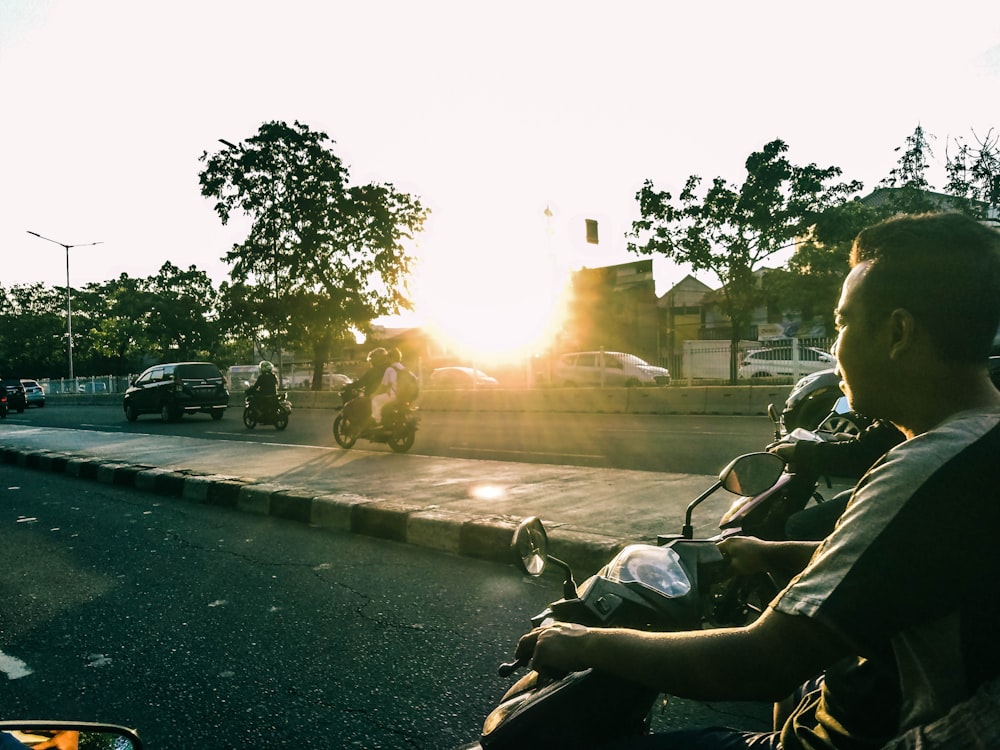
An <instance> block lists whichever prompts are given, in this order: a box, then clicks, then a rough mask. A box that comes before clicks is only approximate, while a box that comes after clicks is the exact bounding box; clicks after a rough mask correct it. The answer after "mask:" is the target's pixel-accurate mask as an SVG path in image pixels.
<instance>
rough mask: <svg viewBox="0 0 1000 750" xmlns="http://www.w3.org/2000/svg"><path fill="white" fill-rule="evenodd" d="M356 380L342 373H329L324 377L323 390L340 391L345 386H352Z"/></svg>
mask: <svg viewBox="0 0 1000 750" xmlns="http://www.w3.org/2000/svg"><path fill="white" fill-rule="evenodd" d="M353 382H354V380H353V379H352V378H351V377H350V376H348V375H344V374H343V373H340V372H328V373H325V374H324V375H323V388H324V389H327V388H328V389H330V390H331V391H339V390H340V389H341V388H343V387H344V386H345V385H350V384H351V383H353Z"/></svg>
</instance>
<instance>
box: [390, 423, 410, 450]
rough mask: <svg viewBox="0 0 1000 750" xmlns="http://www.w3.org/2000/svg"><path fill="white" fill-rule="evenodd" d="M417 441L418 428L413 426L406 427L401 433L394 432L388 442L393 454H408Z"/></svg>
mask: <svg viewBox="0 0 1000 750" xmlns="http://www.w3.org/2000/svg"><path fill="white" fill-rule="evenodd" d="M416 439H417V430H416V428H415V427H414V426H413V425H406V426H405V427H404V428H403V429H402V430H401V431H400V432H394V433H393V434H392V437H390V438H389V441H388V442H389V447H390V448H392V452H393V453H406V451H408V450H410V448H412V447H413V441H414V440H416Z"/></svg>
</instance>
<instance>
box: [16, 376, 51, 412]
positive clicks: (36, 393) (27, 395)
mask: <svg viewBox="0 0 1000 750" xmlns="http://www.w3.org/2000/svg"><path fill="white" fill-rule="evenodd" d="M21 385H23V386H24V399H25V406H37V407H38V408H39V409H40V408H42V407H43V406H45V389H44V388H42V386H40V385H39V384H38V381H37V380H29V379H27V378H21Z"/></svg>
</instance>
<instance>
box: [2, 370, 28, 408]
mask: <svg viewBox="0 0 1000 750" xmlns="http://www.w3.org/2000/svg"><path fill="white" fill-rule="evenodd" d="M0 388H3V389H4V392H5V393H6V394H7V408H8V409H10V410H11V411H16V412H17V413H18V414H21V413H22V412H23V411H24V410H25V409H26V408H27V406H28V399H27V396H25V394H24V386H23V385H21V378H0Z"/></svg>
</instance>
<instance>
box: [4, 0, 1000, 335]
mask: <svg viewBox="0 0 1000 750" xmlns="http://www.w3.org/2000/svg"><path fill="white" fill-rule="evenodd" d="M822 7H823V9H822V10H819V9H818V8H819V6H817V5H816V4H815V3H803V2H801V0H794V1H791V0H790V1H788V2H784V1H782V2H769V1H768V0H761V1H760V2H753V3H750V2H745V0H731V1H720V2H704V3H684V4H681V3H672V2H663V0H637V1H634V2H633V1H630V0H626V1H624V2H607V1H606V0H604V1H602V2H595V1H593V0H558V1H548V0H507V1H506V2H503V3H499V4H494V5H489V4H487V3H482V2H466V1H463V0H451V1H444V0H442V1H439V2H427V1H426V0H385V1H384V2H378V1H372V2H357V0H351V1H350V2H346V1H342V0H289V1H288V2H285V3H275V2H273V0H272V1H269V2H260V1H259V0H233V1H209V2H206V1H205V0H178V1H177V2H172V3H168V4H163V3H145V2H134V0H93V1H92V2H87V3H81V2H76V1H74V0H0V111H2V112H3V116H2V117H0V168H2V172H0V175H2V179H0V247H2V248H3V251H4V254H5V256H6V257H7V262H6V263H4V272H3V275H2V277H0V284H3V285H5V286H10V285H13V284H18V283H32V282H42V283H44V284H47V285H51V286H60V287H61V286H63V285H64V284H65V279H66V267H65V251H64V250H63V249H62V248H60V247H59V246H58V245H57V244H52V243H49V242H45V241H43V240H40V239H38V238H37V237H33V236H31V235H29V234H28V233H27V232H28V230H31V231H34V232H37V233H39V234H41V235H43V236H45V237H48V238H50V239H53V240H55V241H56V242H57V243H66V244H74V245H75V244H85V243H90V242H98V241H99V242H101V243H102V244H100V245H97V246H93V247H80V248H76V249H74V250H71V251H70V253H71V255H70V273H71V283H72V285H73V286H74V287H79V286H82V285H83V284H86V283H88V282H94V281H104V280H107V279H110V278H114V277H116V276H118V275H119V274H121V273H128V274H129V275H131V276H148V275H152V274H155V273H156V271H157V270H158V269H159V268H160V266H161V265H162V264H163V263H164V262H165V261H168V260H169V261H171V262H172V263H174V264H175V265H178V266H180V267H182V268H186V267H187V266H190V265H196V266H198V267H199V268H200V269H202V270H204V271H206V272H207V273H208V274H209V275H210V276H211V277H212V278H213V279H214V280H215V281H216V282H219V281H221V280H223V279H225V278H226V277H227V268H226V266H225V264H223V263H222V262H221V260H220V258H221V256H222V255H223V253H224V252H225V251H226V250H227V249H228V248H229V247H230V246H231V245H232V244H233V243H234V242H236V241H239V240H240V239H242V238H241V236H240V235H239V233H238V228H234V227H230V228H224V227H222V226H221V225H220V224H219V222H218V219H217V217H216V215H215V214H214V212H213V211H212V208H211V203H210V201H208V200H206V199H204V198H202V197H201V196H200V194H199V190H198V177H197V175H198V172H199V170H200V168H201V166H202V164H201V163H200V162H199V161H198V158H199V156H200V155H201V154H202V152H204V151H206V150H207V151H214V150H217V149H219V148H221V147H222V146H221V144H219V142H218V139H219V138H225V139H226V140H229V141H233V142H238V141H240V140H243V139H244V138H247V137H249V136H251V135H253V134H254V133H255V132H256V131H257V129H258V127H259V126H260V124H261V123H262V122H264V121H267V120H284V121H287V122H289V123H291V122H293V121H294V120H299V121H300V122H303V123H305V124H306V125H308V126H309V127H310V128H312V129H314V130H321V131H324V132H326V133H327V134H328V135H329V136H330V137H331V138H332V139H333V140H334V141H335V142H336V143H335V146H334V150H335V152H336V153H337V155H338V156H340V157H341V158H342V159H343V160H344V162H345V163H346V164H347V165H348V167H349V169H350V173H351V179H352V181H353V182H354V183H366V182H372V181H377V182H391V183H393V184H394V185H395V186H396V187H397V188H398V189H400V190H404V191H407V192H410V193H413V194H415V195H416V196H418V197H419V198H420V199H421V201H422V202H423V203H424V205H425V206H427V207H429V208H430V209H431V210H432V212H433V213H432V215H431V217H430V221H429V222H428V225H427V231H426V232H425V233H424V234H423V236H422V237H421V238H420V240H419V246H418V247H417V248H416V252H417V254H418V255H419V256H420V258H421V259H422V260H421V267H420V273H419V276H418V277H417V278H416V279H415V280H414V283H413V293H414V295H415V299H416V302H417V305H418V308H417V311H416V313H417V314H416V315H415V316H413V317H411V318H410V320H411V321H413V322H422V323H425V324H433V323H434V321H439V322H442V325H445V326H446V327H447V325H448V321H451V324H452V326H453V327H454V328H455V329H456V330H455V335H456V336H460V335H461V332H460V331H459V330H457V329H458V328H460V327H461V326H459V325H458V323H459V322H461V323H462V324H463V325H465V326H466V333H468V330H469V329H474V330H475V331H476V335H477V336H478V337H479V338H480V339H484V340H490V341H492V342H494V345H496V344H498V343H499V340H500V339H501V338H502V337H505V336H508V335H510V334H511V333H512V332H518V333H517V334H516V335H517V337H519V338H520V339H524V338H525V335H526V333H525V332H526V331H528V330H529V329H531V330H532V331H533V332H540V331H541V330H542V329H543V328H544V327H545V321H546V320H547V319H548V315H549V314H550V312H551V309H550V308H551V307H552V305H553V300H554V299H555V292H554V290H555V289H556V288H558V287H559V285H560V284H561V283H562V280H564V279H565V276H566V273H567V271H568V270H569V269H572V268H579V267H581V266H588V267H596V266H603V265H609V264H613V263H622V262H628V261H632V260H637V259H638V257H637V256H632V255H629V254H628V253H627V252H626V251H625V240H624V234H625V232H626V231H627V230H628V229H629V228H630V226H631V222H632V220H633V219H635V218H637V217H638V209H637V207H636V203H635V197H634V196H635V193H636V192H637V191H638V189H639V188H640V187H641V185H642V182H643V180H644V179H646V178H650V179H652V180H653V181H654V182H655V184H656V185H657V187H658V188H660V189H667V190H671V191H672V192H674V193H675V194H676V193H677V192H678V191H679V190H680V188H681V186H682V185H683V183H684V181H685V179H686V178H687V177H688V175H690V174H699V175H701V176H702V177H703V178H705V180H706V182H707V181H709V180H711V179H712V178H714V177H716V176H721V177H724V178H725V179H727V180H729V181H732V182H736V183H740V182H742V180H743V174H744V173H743V162H744V161H745V159H746V157H747V156H748V155H749V154H750V153H751V152H752V151H755V150H758V149H759V148H760V147H762V146H763V145H764V144H765V143H766V142H768V141H770V140H772V139H774V138H781V139H783V140H784V141H786V142H787V143H788V144H789V146H790V152H789V156H790V158H791V159H792V161H793V162H795V163H810V162H815V163H816V164H818V165H819V166H821V167H826V166H830V165H836V166H839V167H841V168H842V169H843V172H844V174H843V177H844V178H845V179H859V180H862V181H864V182H865V185H866V187H867V188H873V187H874V186H875V183H876V182H878V180H880V179H881V178H883V177H884V176H885V175H886V174H887V173H888V171H889V170H890V169H891V168H892V167H893V166H894V164H895V162H896V159H897V158H898V156H899V154H898V153H896V152H895V151H894V149H895V148H896V147H898V146H901V145H903V143H904V141H905V139H906V137H907V136H908V135H910V134H911V133H912V132H913V129H914V127H915V126H916V125H917V124H918V123H919V124H922V125H923V127H924V129H925V131H927V132H928V133H930V134H933V135H935V136H937V141H936V142H934V144H933V145H935V146H936V157H937V159H936V164H935V167H934V169H935V171H934V172H932V174H931V180H932V182H935V179H936V184H937V185H938V186H940V184H941V183H942V182H943V177H942V176H941V173H940V165H941V163H943V161H944V146H945V141H946V139H947V137H948V136H962V137H965V138H967V139H971V136H972V130H975V131H976V132H977V133H980V134H985V133H986V132H988V131H989V130H990V129H991V128H1000V110H998V109H997V106H996V101H997V95H998V92H1000V3H998V2H996V0H952V2H949V3H948V4H946V5H941V6H933V7H930V6H920V5H916V6H915V5H913V3H912V2H911V1H910V0H880V1H879V2H871V0H866V2H860V1H858V0H845V1H844V2H841V3H838V4H835V5H829V4H827V5H824V6H822ZM922 8H924V9H922ZM546 207H549V208H550V210H551V211H552V214H553V216H552V218H551V219H550V220H549V222H548V225H549V226H548V228H549V231H547V226H546V219H545V217H544V215H543V212H544V211H545V208H546ZM585 218H593V219H597V220H598V221H599V222H600V238H601V242H600V245H599V246H593V245H587V244H586V243H585V242H584V219H585ZM687 272H688V269H684V268H677V267H673V266H670V265H668V264H666V263H665V262H657V264H656V266H655V274H656V278H657V293H658V294H662V293H664V292H666V291H667V289H669V287H670V286H671V285H673V284H674V283H676V282H677V281H679V280H680V279H681V278H683V276H684V275H685V274H686V273H687ZM702 280H703V281H705V282H706V283H708V284H710V285H713V286H715V285H716V280H715V279H713V278H711V277H702ZM512 321H513V322H514V325H512Z"/></svg>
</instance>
